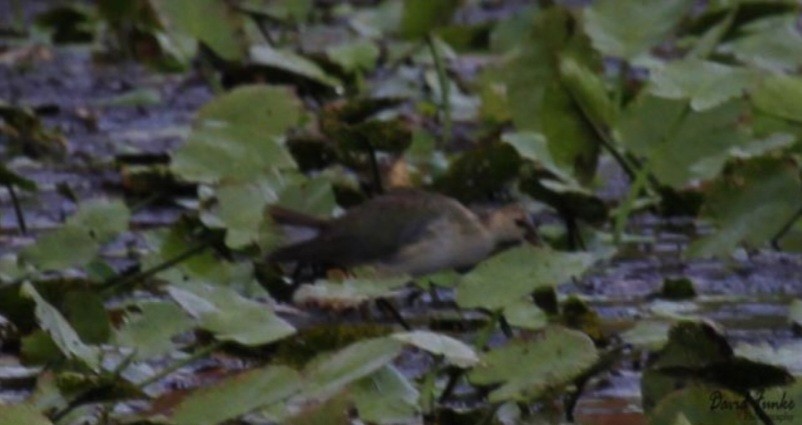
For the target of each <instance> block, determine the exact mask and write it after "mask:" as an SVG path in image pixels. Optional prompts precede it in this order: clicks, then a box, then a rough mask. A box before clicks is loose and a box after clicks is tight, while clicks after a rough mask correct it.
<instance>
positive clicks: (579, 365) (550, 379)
mask: <svg viewBox="0 0 802 425" xmlns="http://www.w3.org/2000/svg"><path fill="white" fill-rule="evenodd" d="M597 358H598V354H597V353H596V347H594V345H593V341H591V339H590V338H588V336H587V335H585V334H583V333H581V332H577V331H572V330H568V329H565V328H561V327H551V328H547V329H546V330H545V332H544V333H543V334H542V335H541V336H540V337H539V338H537V339H535V340H528V341H524V340H512V341H510V342H508V343H507V344H506V345H504V346H501V347H498V348H495V349H493V350H490V351H489V352H487V353H485V354H484V355H483V356H482V357H481V359H480V363H479V365H478V366H477V367H476V368H474V369H473V370H472V371H471V372H470V373H469V374H468V379H469V380H470V381H471V382H472V383H473V384H475V385H492V384H497V383H498V384H501V386H500V387H499V388H497V389H495V390H493V392H491V393H490V397H489V400H490V402H491V403H496V402H500V401H506V400H518V401H530V400H533V399H536V398H538V397H540V396H542V395H543V394H544V393H545V392H546V391H548V390H549V389H551V388H555V387H556V388H559V387H562V386H565V385H567V384H569V383H570V382H571V380H572V379H574V378H575V377H577V376H578V375H579V374H581V373H582V372H584V371H585V370H587V369H588V368H590V367H591V366H592V365H593V364H594V363H595V362H596V360H597Z"/></svg>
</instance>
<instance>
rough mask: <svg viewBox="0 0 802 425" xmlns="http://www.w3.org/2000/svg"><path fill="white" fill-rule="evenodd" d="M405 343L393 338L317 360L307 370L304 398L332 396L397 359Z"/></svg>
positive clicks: (371, 341)
mask: <svg viewBox="0 0 802 425" xmlns="http://www.w3.org/2000/svg"><path fill="white" fill-rule="evenodd" d="M402 348H403V343H401V342H400V341H397V340H395V339H392V338H373V339H368V340H364V341H359V342H356V343H354V344H351V345H349V346H347V347H345V348H343V349H341V350H339V351H337V352H336V353H331V354H330V353H325V354H323V355H320V356H318V357H317V358H316V359H315V360H313V361H312V362H311V363H309V365H307V367H306V368H305V369H304V375H305V376H306V377H307V382H306V384H307V386H306V387H305V389H304V395H305V396H308V397H319V396H325V395H331V394H334V393H336V392H337V391H339V390H340V389H342V388H343V387H345V386H346V385H348V384H350V383H352V382H354V381H356V380H358V379H361V378H364V377H366V376H368V375H370V374H372V373H374V372H376V371H377V370H379V369H381V368H382V367H384V366H386V365H387V364H389V363H390V362H391V361H392V360H393V359H394V358H396V357H397V356H398V355H399V354H400V353H401V349H402Z"/></svg>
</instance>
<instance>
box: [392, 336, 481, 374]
mask: <svg viewBox="0 0 802 425" xmlns="http://www.w3.org/2000/svg"><path fill="white" fill-rule="evenodd" d="M391 337H392V338H395V339H397V340H399V341H401V342H405V343H407V344H412V345H414V346H415V347H418V348H420V349H421V350H424V351H428V352H429V353H431V354H434V355H440V356H443V357H444V358H445V360H446V361H447V362H449V363H451V364H453V365H454V366H458V367H461V368H469V367H471V366H473V365H475V364H476V363H477V362H479V357H477V355H476V352H475V351H473V349H472V348H471V347H469V346H468V345H466V344H465V343H464V342H462V341H460V340H458V339H455V338H452V337H450V336H448V335H443V334H438V333H435V332H429V331H412V332H402V333H396V334H393V335H392V336H391Z"/></svg>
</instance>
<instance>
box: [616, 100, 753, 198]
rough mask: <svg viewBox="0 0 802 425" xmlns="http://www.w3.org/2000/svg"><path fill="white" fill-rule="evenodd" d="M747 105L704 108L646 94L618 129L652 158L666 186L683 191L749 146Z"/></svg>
mask: <svg viewBox="0 0 802 425" xmlns="http://www.w3.org/2000/svg"><path fill="white" fill-rule="evenodd" d="M744 106H745V105H744V103H743V102H740V101H730V102H727V103H724V104H722V105H720V106H717V107H715V108H712V109H708V110H706V111H703V112H694V111H693V110H691V109H690V108H689V107H688V106H687V103H686V102H683V101H675V100H668V99H662V98H657V97H653V96H650V95H647V96H642V97H640V98H639V99H637V100H636V101H635V102H633V104H632V105H631V106H630V107H629V108H627V110H626V111H625V112H624V114H623V116H622V117H621V119H620V120H619V123H618V127H617V129H616V131H617V133H618V135H619V137H618V138H619V140H621V143H622V144H623V145H624V146H625V147H626V148H628V149H629V150H631V151H632V152H633V153H635V154H636V155H639V156H642V157H644V158H646V159H647V160H648V166H649V167H650V170H651V171H652V173H653V174H654V176H655V177H657V179H658V180H659V181H660V182H661V183H664V184H667V185H670V186H672V187H674V188H677V189H681V188H683V187H684V186H685V185H686V184H688V183H689V182H691V181H693V180H702V181H704V180H709V179H712V178H713V177H715V176H716V175H718V174H719V172H720V171H721V169H722V168H723V167H724V164H725V162H726V161H727V159H728V158H729V153H730V150H731V149H732V148H733V147H734V146H738V145H743V144H746V143H747V142H748V140H749V136H748V133H746V132H745V131H744V130H743V129H742V128H741V127H740V124H741V117H742V114H743V113H744Z"/></svg>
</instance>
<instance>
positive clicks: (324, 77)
mask: <svg viewBox="0 0 802 425" xmlns="http://www.w3.org/2000/svg"><path fill="white" fill-rule="evenodd" d="M250 58H251V62H253V63H254V64H255V65H260V66H266V67H269V68H275V69H278V70H281V71H284V72H288V73H290V74H292V75H297V76H299V77H301V78H304V79H306V80H309V81H313V82H315V83H318V84H321V85H323V86H327V87H330V88H332V89H335V90H339V89H340V86H341V83H340V81H339V80H338V79H337V78H334V77H332V76H331V75H329V74H327V73H326V71H324V70H323V68H321V67H320V66H318V64H316V63H315V62H312V61H311V60H309V59H307V58H305V57H303V56H301V55H299V54H297V53H295V52H292V51H290V50H280V49H276V48H274V47H272V46H268V45H266V44H262V45H258V46H251V49H250Z"/></svg>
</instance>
